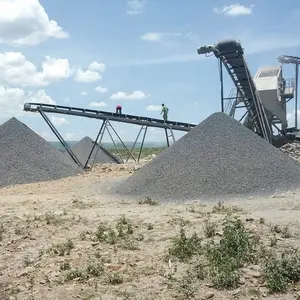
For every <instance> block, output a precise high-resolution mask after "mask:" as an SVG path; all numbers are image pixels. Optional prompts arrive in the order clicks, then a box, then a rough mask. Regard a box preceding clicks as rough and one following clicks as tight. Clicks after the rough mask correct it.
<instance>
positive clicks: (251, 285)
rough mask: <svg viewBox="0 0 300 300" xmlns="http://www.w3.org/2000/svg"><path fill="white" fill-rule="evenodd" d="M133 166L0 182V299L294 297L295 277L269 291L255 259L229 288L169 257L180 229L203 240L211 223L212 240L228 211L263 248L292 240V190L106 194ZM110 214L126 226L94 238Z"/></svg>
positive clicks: (298, 235)
mask: <svg viewBox="0 0 300 300" xmlns="http://www.w3.org/2000/svg"><path fill="white" fill-rule="evenodd" d="M134 169H137V166H136V165H135V164H128V165H125V166H124V165H103V166H101V167H97V168H96V169H94V170H93V172H91V173H86V174H81V175H78V176H75V177H69V178H64V179H60V180H57V181H52V182H46V183H34V184H27V185H22V186H16V187H8V188H3V189H0V199H1V221H0V223H1V226H0V228H1V230H0V233H1V241H0V251H1V256H0V299H1V300H2V299H3V300H5V299H10V300H12V299H16V300H29V299H35V300H39V299H44V300H48V299H49V300H56V299H66V300H68V299H85V300H87V299H109V300H110V299H111V300H113V299H120V300H123V299H132V300H154V299H166V300H170V299H224V300H229V299H245V300H246V299H269V300H273V299H287V300H289V299H290V300H292V299H299V295H300V293H299V292H298V291H300V286H299V285H297V284H296V285H294V286H293V287H289V288H288V291H287V292H286V293H285V294H270V293H269V292H268V288H267V286H266V283H265V281H264V275H263V271H262V270H261V266H260V265H257V264H255V263H251V264H249V265H247V266H246V267H243V268H242V270H241V278H240V282H239V284H238V286H236V287H235V288H234V289H231V290H225V291H220V290H218V289H217V288H215V286H214V285H213V284H212V283H211V280H210V279H209V277H208V276H205V278H204V279H201V280H200V279H199V280H197V281H196V282H190V281H189V280H188V278H189V277H187V274H189V273H188V270H189V269H190V268H191V267H193V266H194V265H195V263H194V261H193V259H191V260H187V261H180V260H179V259H177V258H176V257H173V256H169V249H170V247H171V246H172V243H173V240H172V238H174V237H176V236H178V234H179V232H180V228H184V230H185V231H186V234H187V236H189V237H190V236H191V235H192V234H193V233H194V232H195V233H197V235H198V236H199V237H201V238H202V239H203V242H207V241H208V240H209V239H210V238H207V237H206V236H205V234H206V230H207V227H205V224H207V223H206V222H208V220H209V221H212V222H214V224H217V225H216V226H217V228H216V233H215V236H216V238H220V237H222V221H223V219H224V217H225V216H226V214H227V213H228V212H232V213H233V214H235V215H237V216H239V217H240V219H241V220H242V222H243V224H244V225H245V227H246V228H247V229H249V230H251V231H252V232H253V233H255V234H256V235H258V236H260V237H261V241H262V242H263V243H264V244H265V245H266V247H267V248H268V249H269V250H270V249H272V250H274V251H275V252H276V253H281V252H282V251H283V250H284V249H293V248H296V247H297V246H299V241H300V221H299V210H300V204H299V200H300V191H299V190H296V191H289V192H286V193H284V194H280V195H276V196H269V197H264V198H258V197H252V198H251V197H249V198H245V199H244V201H240V200H239V201H228V202H226V203H224V204H222V203H220V204H218V203H205V202H201V203H198V202H197V201H195V202H193V203H184V204H170V203H166V204H164V203H156V202H154V201H153V200H151V199H148V200H147V201H145V199H141V201H140V203H137V202H134V201H130V200H128V199H126V200H125V199H124V198H118V197H117V196H112V195H110V194H109V193H108V192H109V190H110V188H112V187H113V186H114V185H116V184H118V183H119V182H120V181H124V180H125V179H126V178H127V177H128V176H129V175H131V174H132V173H133V172H134ZM118 222H119V224H123V225H122V226H127V227H126V228H127V229H126V230H128V232H127V231H126V232H125V233H124V232H123V234H124V236H123V237H119V236H118V237H116V235H113V234H112V233H111V231H110V234H109V235H107V236H103V232H102V233H101V230H100V229H101V228H102V227H101V226H100V227H99V225H101V223H105V226H107V227H108V228H110V229H114V228H115V229H114V230H115V232H118V229H117V228H119V227H118V226H117V225H116V224H118ZM120 222H121V223H120ZM128 224H130V226H129V225H128ZM275 225H276V226H275ZM286 226H287V227H286ZM205 228H206V229H205ZM274 228H275V229H276V230H274ZM279 228H281V229H282V228H288V229H285V230H279ZM287 230H288V231H287ZM129 231H130V232H129ZM287 232H288V233H289V234H287ZM107 234H108V233H107ZM126 234H127V235H126ZM108 237H109V238H110V240H108V239H107V238H108ZM274 240H276V243H275V242H274ZM109 241H110V242H109ZM87 274H88V275H87ZM297 297H298V298H297Z"/></svg>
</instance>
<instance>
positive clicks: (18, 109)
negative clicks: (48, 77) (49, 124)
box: [0, 86, 56, 117]
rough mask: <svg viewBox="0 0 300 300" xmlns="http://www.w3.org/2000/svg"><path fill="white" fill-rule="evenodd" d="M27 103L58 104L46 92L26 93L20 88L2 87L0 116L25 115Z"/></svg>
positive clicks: (0, 90) (0, 89) (0, 92)
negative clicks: (24, 109) (24, 107)
mask: <svg viewBox="0 0 300 300" xmlns="http://www.w3.org/2000/svg"><path fill="white" fill-rule="evenodd" d="M26 102H41V103H45V104H56V103H55V101H54V100H53V99H52V98H51V97H50V96H48V95H47V94H46V92H45V91H44V90H39V91H37V92H26V91H24V90H23V89H20V88H12V87H5V86H0V116H1V117H3V116H15V117H17V116H21V115H24V111H23V106H24V104H25V103H26Z"/></svg>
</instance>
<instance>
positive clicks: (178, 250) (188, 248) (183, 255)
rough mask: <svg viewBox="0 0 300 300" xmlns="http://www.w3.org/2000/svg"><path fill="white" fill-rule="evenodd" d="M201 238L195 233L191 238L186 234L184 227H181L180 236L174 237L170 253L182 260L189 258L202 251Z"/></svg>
mask: <svg viewBox="0 0 300 300" xmlns="http://www.w3.org/2000/svg"><path fill="white" fill-rule="evenodd" d="M201 241H202V240H201V239H200V238H199V237H198V236H197V234H196V233H194V234H193V235H192V236H191V237H190V238H188V237H187V236H186V233H185V230H184V228H181V229H180V234H179V236H177V237H175V238H173V244H172V245H171V247H170V248H169V254H170V255H172V256H175V257H177V258H179V259H180V260H182V261H183V260H188V259H190V258H191V257H192V256H193V255H195V254H199V253H200V252H201Z"/></svg>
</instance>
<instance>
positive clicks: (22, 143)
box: [0, 118, 82, 187]
mask: <svg viewBox="0 0 300 300" xmlns="http://www.w3.org/2000/svg"><path fill="white" fill-rule="evenodd" d="M80 172H82V170H81V169H80V168H78V167H77V165H76V164H75V163H74V162H73V161H71V160H70V159H69V158H67V157H66V156H65V155H64V154H63V153H61V152H59V151H58V150H56V149H54V148H53V147H52V146H51V145H50V144H49V143H48V142H47V141H45V140H44V139H43V138H42V137H40V136H39V135H38V134H36V133H35V132H34V131H32V130H31V129H30V128H29V127H27V126H26V125H25V124H23V123H22V122H20V121H18V120H17V119H16V118H12V119H10V120H8V121H7V122H5V123H4V124H2V125H1V126H0V187H4V186H9V185H15V184H24V183H33V182H41V181H48V180H53V179H59V178H62V177H68V176H73V175H76V174H78V173H80Z"/></svg>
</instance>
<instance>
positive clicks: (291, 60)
mask: <svg viewBox="0 0 300 300" xmlns="http://www.w3.org/2000/svg"><path fill="white" fill-rule="evenodd" d="M278 61H279V62H280V63H281V64H293V65H295V131H297V130H298V80H299V78H298V77H299V65H300V57H298V56H291V55H281V56H279V57H278Z"/></svg>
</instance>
